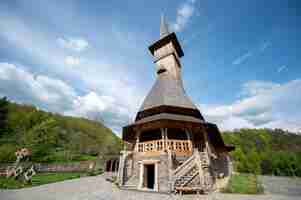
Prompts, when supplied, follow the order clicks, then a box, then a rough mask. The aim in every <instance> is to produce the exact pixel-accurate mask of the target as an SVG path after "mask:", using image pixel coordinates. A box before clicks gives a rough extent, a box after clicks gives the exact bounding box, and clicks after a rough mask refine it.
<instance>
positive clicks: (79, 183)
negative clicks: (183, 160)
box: [0, 176, 300, 200]
mask: <svg viewBox="0 0 301 200" xmlns="http://www.w3.org/2000/svg"><path fill="white" fill-rule="evenodd" d="M134 199H135V200H136V199H138V200H156V199H159V200H173V199H176V200H177V199H183V200H195V199H200V200H202V199H203V200H207V199H210V200H218V199H220V200H253V199H254V200H261V199H262V200H300V196H298V195H292V196H289V195H287V193H286V194H284V195H280V194H277V195H275V194H267V195H236V194H214V195H211V196H204V195H183V196H179V195H177V196H175V195H167V194H157V193H147V192H134V191H126V190H119V189H118V188H117V187H116V186H114V185H113V184H111V183H109V182H107V181H105V180H104V178H103V177H102V176H95V177H85V178H80V179H73V180H68V181H64V182H58V183H52V184H47V185H42V186H38V187H33V188H25V189H19V190H0V200H134Z"/></svg>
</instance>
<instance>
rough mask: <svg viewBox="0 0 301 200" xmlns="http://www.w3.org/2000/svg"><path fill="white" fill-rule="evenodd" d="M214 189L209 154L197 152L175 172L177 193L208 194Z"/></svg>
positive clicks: (174, 178) (174, 182)
mask: <svg viewBox="0 0 301 200" xmlns="http://www.w3.org/2000/svg"><path fill="white" fill-rule="evenodd" d="M212 188H213V180H212V176H211V174H210V159H209V156H208V153H207V152H199V151H198V150H195V151H194V153H193V155H192V156H191V157H189V158H188V159H187V160H186V161H185V162H184V163H182V164H181V165H180V166H179V167H177V168H176V169H175V170H174V171H173V190H174V191H175V192H180V193H182V192H188V191H189V192H202V193H208V192H210V191H211V190H212Z"/></svg>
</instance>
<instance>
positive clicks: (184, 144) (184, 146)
mask: <svg viewBox="0 0 301 200" xmlns="http://www.w3.org/2000/svg"><path fill="white" fill-rule="evenodd" d="M137 145H138V146H137V147H138V148H137V151H138V152H158V151H163V150H171V151H175V152H176V153H177V152H179V153H190V152H192V143H191V141H190V140H163V139H162V140H152V141H147V142H139V143H138V144H137Z"/></svg>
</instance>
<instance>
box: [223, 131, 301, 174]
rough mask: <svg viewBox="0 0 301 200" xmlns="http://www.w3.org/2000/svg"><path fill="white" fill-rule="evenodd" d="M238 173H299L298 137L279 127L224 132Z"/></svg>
mask: <svg viewBox="0 0 301 200" xmlns="http://www.w3.org/2000/svg"><path fill="white" fill-rule="evenodd" d="M223 138H224V140H225V142H226V143H227V144H232V145H234V146H235V147H236V149H235V151H234V152H232V153H231V154H232V158H233V159H234V161H235V168H236V170H237V171H239V172H247V173H257V174H273V175H278V176H301V136H300V135H296V134H293V133H290V132H287V131H283V130H281V129H274V130H270V129H240V130H236V131H232V132H224V133H223Z"/></svg>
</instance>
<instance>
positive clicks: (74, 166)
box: [0, 161, 95, 175]
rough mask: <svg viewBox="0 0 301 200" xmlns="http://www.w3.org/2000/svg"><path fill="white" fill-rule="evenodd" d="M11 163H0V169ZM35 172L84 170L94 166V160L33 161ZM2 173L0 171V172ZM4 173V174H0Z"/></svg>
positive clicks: (4, 168)
mask: <svg viewBox="0 0 301 200" xmlns="http://www.w3.org/2000/svg"><path fill="white" fill-rule="evenodd" d="M12 165H13V163H0V171H3V172H5V171H6V169H7V168H8V167H9V166H12ZM34 166H35V170H36V171H37V172H85V171H89V170H93V169H94V168H95V161H82V162H77V163H51V164H48V163H35V164H34ZM0 174H2V173H0ZM2 175H5V174H2Z"/></svg>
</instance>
